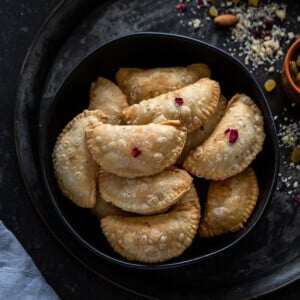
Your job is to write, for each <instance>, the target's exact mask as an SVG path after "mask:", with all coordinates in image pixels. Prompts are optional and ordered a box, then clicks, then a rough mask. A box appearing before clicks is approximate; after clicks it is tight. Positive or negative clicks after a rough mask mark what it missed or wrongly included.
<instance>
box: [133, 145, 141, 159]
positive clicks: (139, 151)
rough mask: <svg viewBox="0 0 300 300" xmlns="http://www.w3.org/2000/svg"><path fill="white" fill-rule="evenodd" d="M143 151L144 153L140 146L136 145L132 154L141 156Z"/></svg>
mask: <svg viewBox="0 0 300 300" xmlns="http://www.w3.org/2000/svg"><path fill="white" fill-rule="evenodd" d="M141 153H142V151H141V150H140V149H139V148H137V147H134V148H132V149H131V155H132V156H133V157H137V156H139V155H140V154H141Z"/></svg>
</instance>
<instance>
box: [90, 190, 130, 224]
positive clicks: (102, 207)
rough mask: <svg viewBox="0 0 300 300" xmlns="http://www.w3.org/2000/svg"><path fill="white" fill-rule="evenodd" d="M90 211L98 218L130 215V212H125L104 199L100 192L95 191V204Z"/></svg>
mask: <svg viewBox="0 0 300 300" xmlns="http://www.w3.org/2000/svg"><path fill="white" fill-rule="evenodd" d="M91 211H92V213H93V214H94V215H95V216H96V217H97V218H98V219H102V218H104V217H107V216H129V215H131V214H130V213H128V212H125V211H123V210H122V209H120V208H118V207H116V206H114V205H112V204H110V203H107V202H106V201H104V199H103V198H102V196H101V194H100V193H97V198H96V204H95V206H94V207H93V208H92V209H91Z"/></svg>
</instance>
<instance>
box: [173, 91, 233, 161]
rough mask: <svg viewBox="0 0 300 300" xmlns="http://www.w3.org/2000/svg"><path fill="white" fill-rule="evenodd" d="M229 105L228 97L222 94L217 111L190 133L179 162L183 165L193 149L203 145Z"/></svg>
mask: <svg viewBox="0 0 300 300" xmlns="http://www.w3.org/2000/svg"><path fill="white" fill-rule="evenodd" d="M226 106H227V99H226V98H225V96H224V95H221V96H220V99H219V102H218V105H217V108H216V111H215V112H214V114H213V115H212V116H211V117H210V118H209V119H208V120H207V121H206V122H204V124H203V125H202V126H200V127H199V128H197V129H195V130H194V131H192V132H190V133H188V135H187V138H186V143H185V146H184V148H183V150H182V153H181V155H180V157H179V158H178V160H177V164H179V165H181V164H182V163H183V162H184V160H185V158H186V157H187V155H188V153H189V152H190V150H191V149H194V148H196V147H198V146H199V145H201V144H202V143H203V142H204V141H205V140H206V139H207V138H208V137H209V136H210V135H211V133H212V132H213V130H214V129H215V127H216V125H217V124H218V123H219V122H220V120H221V118H222V117H223V115H224V113H225V110H226Z"/></svg>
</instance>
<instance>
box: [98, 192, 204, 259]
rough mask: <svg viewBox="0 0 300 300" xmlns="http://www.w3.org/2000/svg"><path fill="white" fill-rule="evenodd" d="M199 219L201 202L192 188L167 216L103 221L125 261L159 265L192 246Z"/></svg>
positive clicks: (104, 231) (108, 235)
mask: <svg viewBox="0 0 300 300" xmlns="http://www.w3.org/2000/svg"><path fill="white" fill-rule="evenodd" d="M199 219H200V204H199V199H198V195H197V192H196V190H195V188H194V186H192V187H191V189H190V190H189V191H188V192H187V193H185V194H184V196H183V197H182V198H181V199H180V200H179V201H178V202H177V203H176V204H175V205H174V206H173V207H172V209H171V210H170V211H169V212H167V213H163V214H158V215H151V216H137V217H119V216H108V217H105V218H103V219H102V220H101V228H102V231H103V233H104V235H105V237H106V238H107V240H108V242H109V243H110V245H111V246H112V248H113V249H114V250H115V251H116V252H117V253H119V254H120V255H122V256H123V257H125V258H127V259H128V260H134V261H139V262H143V263H159V262H164V261H167V260H169V259H171V258H173V257H177V256H179V255H180V254H182V253H183V252H184V251H185V250H186V249H187V248H188V247H189V246H190V245H191V243H192V241H193V239H194V237H195V235H196V233H197V230H198V225H199Z"/></svg>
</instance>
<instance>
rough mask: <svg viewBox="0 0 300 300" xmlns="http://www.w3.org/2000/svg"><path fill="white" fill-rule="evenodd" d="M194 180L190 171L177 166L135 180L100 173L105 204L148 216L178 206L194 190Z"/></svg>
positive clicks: (100, 186)
mask: <svg viewBox="0 0 300 300" xmlns="http://www.w3.org/2000/svg"><path fill="white" fill-rule="evenodd" d="M192 181H193V178H192V177H191V176H190V175H189V174H188V173H187V172H186V171H184V170H182V169H178V168H174V167H172V168H170V169H167V170H164V171H163V172H161V173H159V174H157V175H154V176H146V177H139V178H131V179H130V178H124V177H119V176H116V175H113V174H111V173H108V172H105V171H100V174H99V177H98V187H99V191H100V192H101V195H102V197H103V199H104V200H105V201H107V202H109V203H111V204H113V205H115V206H117V207H119V208H121V209H122V210H125V211H130V212H133V213H137V214H142V215H148V214H154V213H160V212H163V211H165V210H166V209H168V208H169V207H170V206H171V205H173V204H174V203H176V202H177V201H178V199H179V198H180V197H181V196H182V195H183V194H185V193H186V192H187V191H188V190H189V189H190V188H191V184H192Z"/></svg>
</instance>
